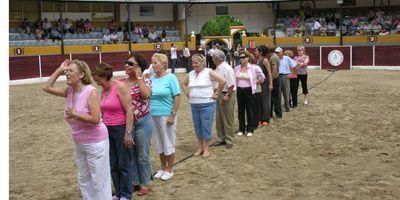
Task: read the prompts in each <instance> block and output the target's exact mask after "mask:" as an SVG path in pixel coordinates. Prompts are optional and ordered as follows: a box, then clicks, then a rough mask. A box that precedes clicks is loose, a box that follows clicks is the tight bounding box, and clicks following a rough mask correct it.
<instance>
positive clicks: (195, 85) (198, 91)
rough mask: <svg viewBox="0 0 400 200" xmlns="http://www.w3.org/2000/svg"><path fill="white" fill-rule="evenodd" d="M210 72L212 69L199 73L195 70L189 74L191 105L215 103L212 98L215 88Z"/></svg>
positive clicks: (205, 69)
mask: <svg viewBox="0 0 400 200" xmlns="http://www.w3.org/2000/svg"><path fill="white" fill-rule="evenodd" d="M210 70H211V69H210V68H204V69H203V71H201V72H199V73H197V72H196V71H195V70H192V71H191V72H189V88H190V96H189V97H190V98H189V102H190V103H191V104H199V103H210V102H214V100H213V99H212V98H211V97H212V95H213V94H214V87H213V81H212V80H211V77H210Z"/></svg>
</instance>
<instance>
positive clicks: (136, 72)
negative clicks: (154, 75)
mask: <svg viewBox="0 0 400 200" xmlns="http://www.w3.org/2000/svg"><path fill="white" fill-rule="evenodd" d="M134 71H135V76H136V78H140V77H142V76H143V74H142V70H141V69H140V67H135V68H134Z"/></svg>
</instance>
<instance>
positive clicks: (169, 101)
mask: <svg viewBox="0 0 400 200" xmlns="http://www.w3.org/2000/svg"><path fill="white" fill-rule="evenodd" d="M151 82H152V85H153V88H152V95H151V98H150V114H151V115H152V116H169V115H170V114H171V112H172V109H173V106H174V97H175V96H176V95H178V94H180V93H181V91H180V88H179V81H178V79H177V78H176V76H175V75H174V74H167V75H165V76H163V77H161V78H157V77H156V76H153V77H151Z"/></svg>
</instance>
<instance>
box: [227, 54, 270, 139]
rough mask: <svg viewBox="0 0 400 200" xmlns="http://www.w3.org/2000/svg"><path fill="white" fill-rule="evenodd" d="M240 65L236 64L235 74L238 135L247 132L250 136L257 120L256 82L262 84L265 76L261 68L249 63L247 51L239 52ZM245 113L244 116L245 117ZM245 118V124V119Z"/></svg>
mask: <svg viewBox="0 0 400 200" xmlns="http://www.w3.org/2000/svg"><path fill="white" fill-rule="evenodd" d="M239 57H240V65H238V66H236V67H235V69H234V71H235V76H236V85H237V102H238V118H239V132H238V133H237V135H238V136H242V135H243V134H246V133H247V136H249V137H250V136H252V135H253V133H254V130H255V128H256V127H257V125H258V122H257V121H255V119H254V116H255V114H254V113H255V112H256V109H257V108H256V105H255V97H254V93H256V89H257V84H262V83H263V81H264V79H265V76H264V73H263V72H262V70H261V68H260V67H259V66H257V65H254V64H251V63H250V59H251V58H253V57H254V56H252V54H250V53H249V52H248V51H243V52H241V53H240V54H239ZM245 115H246V117H245ZM246 118H247V125H246V121H245V119H246Z"/></svg>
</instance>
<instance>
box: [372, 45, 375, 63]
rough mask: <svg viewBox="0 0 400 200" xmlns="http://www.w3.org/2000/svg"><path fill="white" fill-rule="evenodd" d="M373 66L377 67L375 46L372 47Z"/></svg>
mask: <svg viewBox="0 0 400 200" xmlns="http://www.w3.org/2000/svg"><path fill="white" fill-rule="evenodd" d="M372 66H373V67H375V45H374V46H372Z"/></svg>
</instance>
